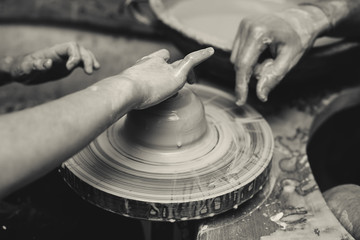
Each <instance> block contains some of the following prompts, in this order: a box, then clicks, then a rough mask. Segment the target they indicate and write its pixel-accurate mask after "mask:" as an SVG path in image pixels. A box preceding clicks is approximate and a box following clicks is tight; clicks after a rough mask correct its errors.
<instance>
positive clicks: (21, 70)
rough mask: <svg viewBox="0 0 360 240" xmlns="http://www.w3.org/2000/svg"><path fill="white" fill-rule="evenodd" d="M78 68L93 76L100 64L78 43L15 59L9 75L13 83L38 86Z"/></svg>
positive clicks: (63, 44) (59, 45)
mask: <svg viewBox="0 0 360 240" xmlns="http://www.w3.org/2000/svg"><path fill="white" fill-rule="evenodd" d="M76 67H83V68H84V71H85V73H87V74H91V73H93V71H94V70H96V69H98V68H99V67H100V64H99V62H98V61H97V59H96V58H95V56H94V54H93V53H92V52H91V51H89V50H88V49H86V48H84V47H83V46H81V45H79V44H78V43H76V42H67V43H62V44H58V45H55V46H52V47H49V48H46V49H42V50H39V51H35V52H33V53H30V54H26V55H23V56H19V57H15V58H14V59H13V60H12V61H11V64H10V67H9V74H10V76H11V78H12V79H13V81H17V82H20V83H23V84H38V83H43V82H48V81H53V80H57V79H60V78H63V77H65V76H67V75H69V74H70V73H71V72H72V71H73V70H74V69H75V68H76Z"/></svg>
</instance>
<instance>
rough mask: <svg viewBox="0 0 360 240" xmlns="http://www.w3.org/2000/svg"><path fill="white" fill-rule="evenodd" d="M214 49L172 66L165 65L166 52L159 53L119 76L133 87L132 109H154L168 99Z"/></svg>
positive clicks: (174, 63) (163, 50)
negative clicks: (130, 82)
mask: <svg viewBox="0 0 360 240" xmlns="http://www.w3.org/2000/svg"><path fill="white" fill-rule="evenodd" d="M213 53H214V49H213V48H206V49H202V50H199V51H195V52H192V53H190V54H188V55H186V56H185V57H184V59H181V60H178V61H176V62H173V63H167V61H168V60H169V58H170V54H169V51H167V50H165V49H162V50H159V51H157V52H154V53H152V54H150V55H148V56H145V57H143V58H142V59H140V60H139V61H137V63H136V64H135V65H134V66H132V67H130V68H128V69H126V70H125V71H124V72H122V73H121V74H120V76H121V77H122V78H126V79H130V80H131V81H132V82H133V83H134V84H135V89H136V91H135V94H134V95H135V96H134V97H135V98H136V99H135V101H136V104H135V109H143V108H147V107H150V106H153V105H155V104H157V103H160V102H161V101H163V100H165V99H167V98H169V97H171V96H172V95H174V94H175V93H176V92H177V91H179V90H180V89H181V88H182V87H183V86H184V85H185V83H186V80H187V79H188V74H189V72H190V71H191V70H192V68H193V67H195V66H196V65H198V64H200V63H201V62H203V61H204V60H206V59H208V58H209V57H210V56H211V55H213Z"/></svg>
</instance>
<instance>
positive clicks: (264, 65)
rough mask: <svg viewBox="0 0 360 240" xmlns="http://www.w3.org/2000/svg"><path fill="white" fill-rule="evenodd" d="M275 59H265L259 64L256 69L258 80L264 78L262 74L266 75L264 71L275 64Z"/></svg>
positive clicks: (255, 73)
mask: <svg viewBox="0 0 360 240" xmlns="http://www.w3.org/2000/svg"><path fill="white" fill-rule="evenodd" d="M273 62H274V59H272V58H268V59H265V60H264V61H263V62H262V63H260V64H257V65H256V66H255V68H254V75H255V77H256V79H257V80H260V78H261V77H262V74H263V73H264V71H265V70H264V69H266V68H267V67H268V66H269V65H270V64H273Z"/></svg>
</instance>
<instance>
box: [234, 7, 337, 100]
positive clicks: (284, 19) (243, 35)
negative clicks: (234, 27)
mask: <svg viewBox="0 0 360 240" xmlns="http://www.w3.org/2000/svg"><path fill="white" fill-rule="evenodd" d="M329 27H330V23H329V21H328V19H327V17H326V15H325V14H324V13H323V12H322V11H321V10H320V9H319V8H317V7H314V6H299V7H298V8H291V9H287V10H284V11H283V12H278V13H273V14H269V15H265V16H260V17H259V16H253V17H248V18H244V19H243V20H242V21H241V23H240V26H239V29H238V32H237V35H236V38H235V41H234V44H233V49H232V54H231V59H230V60H231V62H233V63H234V65H235V70H236V87H235V94H236V98H237V101H236V104H237V105H243V104H245V102H246V99H247V95H248V84H249V81H250V79H251V77H252V76H254V77H255V78H256V79H257V80H258V82H257V86H256V93H257V96H258V98H259V99H260V100H262V101H267V98H268V94H269V92H270V91H271V90H272V89H273V88H274V87H275V86H276V85H277V84H279V82H280V81H281V80H282V79H283V77H284V76H285V75H286V74H287V73H288V72H289V71H290V70H291V69H292V68H293V67H294V66H295V65H296V64H297V63H298V61H299V60H300V58H301V57H302V56H303V55H304V53H305V52H306V51H307V50H309V49H310V48H311V47H312V45H313V43H314V41H315V39H316V38H317V37H318V36H319V35H320V34H321V33H322V32H323V31H325V30H326V29H327V28H329ZM266 49H268V50H269V51H270V53H271V56H272V58H268V59H265V60H264V61H262V62H259V58H260V56H261V54H262V53H263V52H264V51H265V50H266Z"/></svg>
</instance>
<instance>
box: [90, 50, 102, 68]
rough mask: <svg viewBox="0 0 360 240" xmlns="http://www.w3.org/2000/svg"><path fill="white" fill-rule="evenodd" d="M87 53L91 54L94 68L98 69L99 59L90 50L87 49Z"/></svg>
mask: <svg viewBox="0 0 360 240" xmlns="http://www.w3.org/2000/svg"><path fill="white" fill-rule="evenodd" d="M89 55H90V56H91V58H92V61H93V63H94V66H93V67H94V69H96V70H97V69H99V68H100V63H99V61H98V60H97V59H96V57H95V55H94V54H93V53H92V52H91V51H89Z"/></svg>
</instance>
